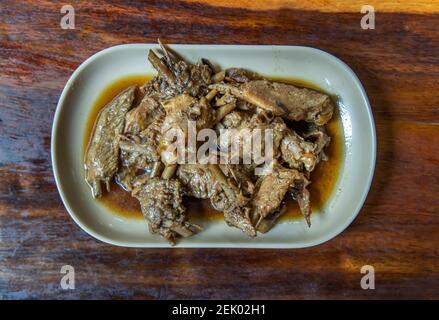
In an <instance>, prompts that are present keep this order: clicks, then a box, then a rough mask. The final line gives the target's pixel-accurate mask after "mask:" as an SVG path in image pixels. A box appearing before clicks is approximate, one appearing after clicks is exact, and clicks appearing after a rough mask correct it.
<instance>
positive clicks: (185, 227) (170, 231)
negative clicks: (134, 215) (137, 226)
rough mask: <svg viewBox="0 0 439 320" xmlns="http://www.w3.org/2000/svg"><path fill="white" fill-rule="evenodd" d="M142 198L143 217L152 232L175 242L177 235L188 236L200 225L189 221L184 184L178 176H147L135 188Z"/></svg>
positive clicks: (135, 193)
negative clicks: (147, 177)
mask: <svg viewBox="0 0 439 320" xmlns="http://www.w3.org/2000/svg"><path fill="white" fill-rule="evenodd" d="M132 194H133V196H134V197H136V198H137V199H138V200H139V201H140V206H141V209H142V213H143V216H144V217H145V219H146V220H147V221H148V223H149V227H150V230H151V231H152V232H153V233H159V234H160V235H162V236H163V237H164V238H165V239H166V240H168V241H169V242H170V243H171V244H173V245H175V241H176V237H177V236H182V237H189V236H191V235H193V234H194V233H196V232H198V231H199V230H200V227H199V226H197V225H194V224H191V223H189V222H188V219H187V216H186V209H185V208H184V206H183V204H182V200H183V186H182V184H181V183H180V181H179V180H177V179H161V178H157V177H155V178H150V179H146V181H145V183H144V184H141V185H140V186H138V187H137V188H135V189H134V191H133V193H132Z"/></svg>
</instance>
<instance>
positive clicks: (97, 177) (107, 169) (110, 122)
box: [84, 87, 136, 197]
mask: <svg viewBox="0 0 439 320" xmlns="http://www.w3.org/2000/svg"><path fill="white" fill-rule="evenodd" d="M135 94H136V87H129V88H128V89H126V90H124V91H123V92H122V93H120V94H119V95H118V96H117V97H116V98H114V99H113V100H112V101H111V102H110V103H109V104H108V105H106V106H105V107H104V108H103V109H102V111H101V112H100V113H99V115H98V119H97V121H96V123H95V127H94V129H93V135H92V138H91V140H90V143H89V145H88V148H87V153H86V155H85V161H84V168H85V180H86V181H87V183H88V184H89V186H90V188H91V190H92V194H93V197H99V196H100V195H101V194H102V190H101V182H104V183H105V184H106V186H107V189H109V182H110V180H111V179H112V178H113V176H114V175H115V173H116V171H117V168H118V163H119V159H118V155H119V135H120V134H121V133H122V130H123V127H124V123H125V115H126V113H127V112H128V111H129V110H130V109H131V107H132V104H133V101H134V99H135Z"/></svg>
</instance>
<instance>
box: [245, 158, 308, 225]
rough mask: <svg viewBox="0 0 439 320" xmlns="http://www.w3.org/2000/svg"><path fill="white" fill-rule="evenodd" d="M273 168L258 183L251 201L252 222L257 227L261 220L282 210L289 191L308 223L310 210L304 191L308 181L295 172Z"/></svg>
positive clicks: (279, 167)
mask: <svg viewBox="0 0 439 320" xmlns="http://www.w3.org/2000/svg"><path fill="white" fill-rule="evenodd" d="M273 166H274V167H273V169H272V170H271V172H270V173H268V174H267V175H265V176H263V177H261V178H260V181H258V184H257V185H258V190H257V192H256V195H255V196H254V198H253V200H252V205H253V220H254V222H257V223H256V225H257V226H258V225H259V224H260V222H261V221H262V219H265V218H267V217H269V216H270V215H272V214H276V213H277V212H278V211H279V210H280V209H281V208H282V202H283V201H284V198H285V195H286V194H287V193H288V192H289V191H290V192H291V193H292V194H293V195H294V199H295V200H297V201H298V203H299V206H300V209H301V210H302V214H303V215H304V216H305V218H306V221H307V222H308V223H309V216H310V214H311V209H310V206H309V193H308V191H307V190H306V186H307V185H308V183H309V182H308V180H307V179H306V178H305V177H304V175H303V174H302V173H300V172H299V171H297V170H294V169H286V168H283V167H281V166H279V165H277V164H273Z"/></svg>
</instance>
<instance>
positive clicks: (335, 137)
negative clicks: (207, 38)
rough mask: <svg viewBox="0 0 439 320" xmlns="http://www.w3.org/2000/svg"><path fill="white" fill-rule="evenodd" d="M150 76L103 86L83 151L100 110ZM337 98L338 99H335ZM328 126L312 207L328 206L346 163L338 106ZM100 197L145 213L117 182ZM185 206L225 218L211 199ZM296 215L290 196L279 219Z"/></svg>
mask: <svg viewBox="0 0 439 320" xmlns="http://www.w3.org/2000/svg"><path fill="white" fill-rule="evenodd" d="M151 78H152V76H151V75H130V76H126V77H123V78H120V79H118V80H116V81H115V82H113V83H111V84H110V85H109V86H108V87H106V88H105V89H104V91H103V92H102V93H101V94H100V95H99V97H98V98H97V99H96V101H95V103H94V105H93V106H92V109H91V111H90V116H89V118H88V122H87V125H86V131H85V134H84V147H83V149H84V154H85V152H86V149H87V145H88V141H89V139H90V136H91V134H92V131H93V125H94V123H95V120H96V118H97V116H98V114H99V111H100V110H101V109H102V108H103V107H104V106H105V105H106V104H108V103H109V102H110V101H111V100H112V99H113V98H114V97H115V96H117V95H118V94H119V93H120V92H121V91H122V90H124V89H125V88H127V87H129V86H131V85H142V84H144V83H145V82H146V81H149V80H150V79H151ZM272 80H276V81H280V82H285V83H291V84H294V85H297V86H301V87H307V88H310V89H315V90H318V91H323V90H322V89H320V88H319V87H317V86H316V85H314V84H312V83H309V82H305V81H301V80H295V79H285V78H281V79H280V78H272ZM334 102H336V100H335V99H334ZM326 129H327V132H328V134H329V136H330V137H331V143H330V145H329V146H328V148H326V150H325V151H326V154H327V155H328V157H329V160H328V161H322V162H320V163H319V164H318V165H317V168H316V169H315V170H314V171H313V172H312V173H311V177H310V180H311V182H312V183H311V184H310V185H309V187H308V190H309V191H310V197H311V205H312V210H313V211H320V210H321V209H322V208H323V207H324V206H325V203H326V202H327V200H328V199H329V198H330V196H331V194H332V193H333V192H334V191H335V186H336V184H337V179H338V176H339V172H340V168H341V167H342V164H343V155H344V139H343V136H344V134H343V126H342V123H341V118H340V114H339V112H338V109H337V108H336V111H335V113H334V116H333V117H332V119H331V120H330V121H329V123H328V124H327V125H326ZM98 201H100V202H101V203H102V204H103V205H104V206H106V207H107V208H109V209H110V210H111V211H112V212H114V213H115V214H117V215H120V216H122V217H126V218H131V219H142V213H141V211H140V205H139V202H138V201H137V199H135V198H133V197H131V195H130V193H129V192H126V191H125V190H123V189H122V188H121V187H119V186H118V185H117V184H116V183H115V182H112V183H111V192H106V193H104V195H103V196H102V197H100V198H99V199H98ZM185 206H186V208H187V212H188V213H189V215H190V217H191V218H192V219H194V220H202V221H212V220H219V219H222V213H221V212H218V211H216V210H214V209H213V208H212V207H211V205H210V201H209V200H200V199H192V198H190V199H186V200H185ZM296 219H302V215H301V213H300V210H299V207H298V205H297V203H296V202H294V201H292V200H291V198H288V200H287V210H286V213H285V214H284V215H283V216H282V217H281V218H280V221H291V220H296Z"/></svg>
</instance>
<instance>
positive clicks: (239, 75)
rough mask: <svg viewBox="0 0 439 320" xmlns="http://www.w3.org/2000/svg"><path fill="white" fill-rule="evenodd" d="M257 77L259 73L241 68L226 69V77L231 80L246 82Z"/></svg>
mask: <svg viewBox="0 0 439 320" xmlns="http://www.w3.org/2000/svg"><path fill="white" fill-rule="evenodd" d="M256 78H258V75H257V74H256V73H255V72H252V71H249V70H245V69H241V68H229V69H227V70H226V71H225V79H226V80H227V81H230V82H238V83H244V82H249V81H250V80H253V79H256Z"/></svg>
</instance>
